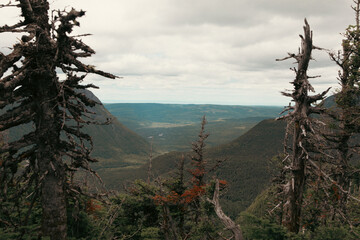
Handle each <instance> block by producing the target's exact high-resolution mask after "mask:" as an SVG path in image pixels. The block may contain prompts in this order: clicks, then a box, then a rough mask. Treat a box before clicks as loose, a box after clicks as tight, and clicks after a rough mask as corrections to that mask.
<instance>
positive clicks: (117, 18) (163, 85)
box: [1, 0, 354, 105]
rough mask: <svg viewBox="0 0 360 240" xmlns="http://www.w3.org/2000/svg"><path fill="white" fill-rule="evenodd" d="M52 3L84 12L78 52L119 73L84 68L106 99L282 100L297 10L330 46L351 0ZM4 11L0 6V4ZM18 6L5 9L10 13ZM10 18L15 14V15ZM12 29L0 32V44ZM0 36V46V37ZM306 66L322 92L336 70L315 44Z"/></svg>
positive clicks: (335, 45) (346, 20)
mask: <svg viewBox="0 0 360 240" xmlns="http://www.w3.org/2000/svg"><path fill="white" fill-rule="evenodd" d="M51 3H52V8H54V9H56V8H60V9H64V8H67V9H70V6H73V7H74V8H76V9H83V10H85V11H86V16H85V17H83V19H80V23H81V27H80V28H78V29H77V30H76V32H75V33H74V34H80V33H92V34H93V35H92V36H90V37H86V38H84V39H83V41H84V42H86V43H87V44H89V45H90V46H92V47H93V48H94V49H95V50H96V52H97V54H96V55H94V56H93V57H92V58H89V59H86V60H85V61H86V62H87V63H89V64H92V65H96V66H97V67H98V68H99V69H102V70H105V71H109V72H112V73H114V74H116V75H118V76H123V78H122V79H119V80H107V79H103V78H100V77H97V76H90V77H89V78H88V80H87V81H89V82H90V81H92V82H95V83H96V84H97V85H99V86H100V90H96V92H95V93H96V94H97V96H98V97H99V98H100V99H101V100H103V101H106V102H117V101H121V102H178V103H183V102H186V103H219V104H247V105H248V104H257V105H259V104H260V105H269V104H275V105H286V104H287V103H288V101H289V99H287V98H285V97H283V96H281V94H280V93H279V92H280V91H283V90H284V89H286V88H289V87H291V86H290V84H289V82H290V81H292V79H293V73H292V72H291V71H290V70H289V68H290V67H293V65H292V63H293V61H291V60H289V61H284V62H276V61H275V59H276V58H282V57H284V56H286V55H287V52H297V50H298V47H299V46H300V38H299V37H298V35H299V34H301V33H302V26H303V20H304V18H305V17H306V18H307V19H308V21H309V23H310V25H311V27H312V29H313V30H314V44H315V45H316V46H320V47H323V48H327V49H339V48H340V44H341V39H342V36H341V35H340V34H339V33H341V32H344V31H345V28H346V27H347V26H348V25H349V24H351V23H352V22H354V14H353V12H352V10H351V8H350V5H351V4H352V1H351V0H346V1H339V0H316V1H313V0H303V1H298V0H272V1H269V0H255V1H254V0H226V1H224V0H196V1H193V0H182V1H176V0H152V1H148V0H131V1H129V0H127V1H126V0H106V1H96V0H77V1H70V0H52V2H51ZM3 12H4V10H1V13H3ZM18 14H19V13H16V12H12V13H5V15H4V16H6V18H2V19H6V21H9V22H14V21H15V20H16V18H17V15H18ZM15 22H16V21H15ZM12 41H14V38H11V39H10V38H6V39H5V40H4V38H3V39H2V41H1V47H2V46H4V45H7V44H10V43H11V42H12ZM3 44H4V45H3ZM313 56H314V58H315V59H316V60H317V61H316V62H313V63H311V66H310V72H311V74H314V75H322V78H318V79H313V85H314V86H315V88H319V91H322V90H323V89H324V88H326V87H327V86H329V85H331V86H336V85H337V83H336V76H337V73H336V72H337V69H336V66H335V65H334V64H333V63H332V62H331V61H330V60H329V58H328V56H327V55H326V54H325V53H322V52H318V51H317V52H314V54H313Z"/></svg>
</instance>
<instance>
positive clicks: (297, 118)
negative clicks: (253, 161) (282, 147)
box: [278, 19, 329, 233]
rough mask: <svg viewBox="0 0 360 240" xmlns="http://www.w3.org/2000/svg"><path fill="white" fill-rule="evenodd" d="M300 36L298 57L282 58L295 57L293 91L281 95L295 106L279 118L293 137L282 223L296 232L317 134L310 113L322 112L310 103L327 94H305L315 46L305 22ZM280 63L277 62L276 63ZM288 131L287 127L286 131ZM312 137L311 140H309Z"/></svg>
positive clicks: (307, 88) (309, 85)
mask: <svg viewBox="0 0 360 240" xmlns="http://www.w3.org/2000/svg"><path fill="white" fill-rule="evenodd" d="M300 37H301V48H300V51H299V53H298V54H289V56H288V57H286V58H284V59H281V60H285V59H289V58H294V59H295V60H296V61H297V65H298V67H297V69H295V68H294V69H293V70H294V71H295V73H296V78H295V80H294V81H293V82H292V84H293V85H294V90H293V92H292V93H285V92H283V95H285V96H288V97H292V99H293V101H294V102H295V106H289V107H288V108H286V109H285V111H284V112H286V111H289V112H288V114H286V115H285V116H282V117H280V118H278V119H288V120H289V123H288V124H293V132H292V133H289V130H287V134H291V135H292V148H291V151H290V154H289V155H291V163H290V166H287V168H288V169H289V171H290V179H289V182H288V183H287V184H286V188H285V190H284V192H285V194H286V196H287V201H286V203H285V204H284V210H285V216H284V218H285V219H284V224H285V225H286V227H287V228H288V229H289V231H291V232H295V233H297V232H299V230H300V222H301V210H302V203H303V194H304V189H305V181H306V173H305V170H306V164H307V160H308V159H309V158H310V155H309V152H311V151H312V149H314V146H313V143H312V142H311V141H316V140H315V137H317V135H318V134H317V133H315V131H314V128H313V124H312V119H311V118H310V117H309V116H310V114H319V113H321V112H323V111H324V110H323V109H321V108H318V107H313V106H311V104H313V103H315V102H316V101H318V100H322V99H323V98H324V96H325V95H326V93H327V92H328V91H329V89H328V90H327V91H324V92H323V93H321V94H317V95H314V96H309V95H308V92H309V91H312V92H314V89H313V87H312V86H311V84H310V82H309V81H308V79H309V77H308V75H307V69H308V66H309V62H310V60H311V52H312V50H313V49H315V48H316V47H314V46H313V44H312V31H311V30H310V26H309V24H308V23H307V21H306V19H305V26H304V36H302V35H300ZM278 61H279V60H278ZM287 129H289V128H287ZM311 138H313V139H311Z"/></svg>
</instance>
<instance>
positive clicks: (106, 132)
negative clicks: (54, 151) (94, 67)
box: [8, 90, 150, 169]
mask: <svg viewBox="0 0 360 240" xmlns="http://www.w3.org/2000/svg"><path fill="white" fill-rule="evenodd" d="M84 93H85V94H86V95H87V96H88V97H89V98H91V99H92V100H95V101H97V102H99V103H100V104H98V105H96V106H95V107H93V108H91V109H90V110H91V111H93V112H95V113H96V114H95V115H94V118H95V120H97V121H98V122H106V120H107V119H112V122H111V124H109V125H88V126H85V127H84V131H85V132H86V133H88V134H89V135H90V136H92V138H93V142H94V150H93V152H92V156H93V157H96V158H98V159H99V162H98V163H95V164H94V168H96V169H100V168H110V167H121V166H129V165H136V164H141V163H144V161H145V160H146V159H147V156H148V155H149V151H150V144H149V142H148V141H147V140H145V139H144V138H142V137H141V136H139V135H138V134H136V133H135V132H133V131H131V130H130V129H128V128H126V127H125V126H124V125H123V124H121V123H120V122H119V121H118V120H117V118H116V117H114V116H113V115H112V114H111V113H109V111H108V110H106V109H105V108H104V106H103V105H102V104H101V102H100V100H99V99H98V98H97V97H96V96H95V95H94V94H93V93H92V92H90V91H88V90H85V92H84ZM32 128H33V126H32V125H31V124H27V125H21V126H18V127H16V128H13V129H10V130H9V133H8V134H9V140H10V141H12V140H15V139H17V138H19V137H21V136H23V135H24V134H25V133H27V132H29V131H31V129H32Z"/></svg>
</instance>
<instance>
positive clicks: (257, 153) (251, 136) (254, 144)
mask: <svg viewBox="0 0 360 240" xmlns="http://www.w3.org/2000/svg"><path fill="white" fill-rule="evenodd" d="M284 132H285V123H284V122H281V121H274V120H264V121H262V122H260V123H259V124H257V125H256V126H255V127H253V128H252V129H251V130H249V131H248V132H247V133H245V134H244V135H242V136H240V137H239V138H237V139H235V140H233V141H231V142H230V143H228V144H224V145H221V146H218V147H211V148H208V149H206V152H205V157H206V159H208V162H209V165H213V164H214V162H215V161H216V160H217V159H227V160H226V161H225V163H224V164H223V166H222V167H221V168H220V169H218V170H217V171H216V173H215V174H216V176H217V177H218V178H220V179H225V180H227V181H228V182H229V185H230V189H229V191H228V193H227V194H226V196H225V201H226V200H227V205H228V206H229V207H232V208H234V207H235V206H236V207H237V208H238V209H237V210H234V209H232V211H236V212H240V210H244V209H245V208H246V207H247V206H249V205H250V203H251V202H252V201H253V200H254V199H255V197H256V196H257V195H258V194H259V193H260V192H261V191H263V190H264V189H265V188H266V186H268V185H269V183H270V178H271V173H270V171H269V169H271V163H270V159H271V158H272V157H273V156H274V155H276V154H278V153H279V152H281V151H282V143H283V137H284ZM210 134H211V133H210ZM182 155H185V156H187V157H186V162H187V164H188V168H189V162H190V159H189V152H183V153H182V152H171V153H168V154H165V155H162V156H159V157H157V158H155V159H154V160H153V174H154V175H155V176H157V175H166V174H169V173H171V172H172V171H173V170H174V169H176V162H177V161H178V160H179V159H180V158H181V156H182ZM110 173H111V174H110ZM102 175H103V176H104V180H105V182H107V183H108V185H109V187H110V188H115V189H116V188H117V189H120V188H121V185H120V184H119V183H124V182H125V181H131V180H134V179H136V178H142V179H145V178H146V176H147V165H143V166H142V167H140V168H137V169H126V170H125V169H122V170H121V169H120V170H116V171H114V170H109V171H108V172H107V173H106V174H104V173H103V174H102ZM115 179H116V181H114V180H115Z"/></svg>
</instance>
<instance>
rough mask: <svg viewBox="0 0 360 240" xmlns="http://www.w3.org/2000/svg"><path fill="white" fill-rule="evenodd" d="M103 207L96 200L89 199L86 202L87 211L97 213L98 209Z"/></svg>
mask: <svg viewBox="0 0 360 240" xmlns="http://www.w3.org/2000/svg"><path fill="white" fill-rule="evenodd" d="M100 209H101V205H99V204H97V203H96V201H95V200H93V199H90V200H89V201H87V203H86V212H87V213H90V214H91V213H95V212H97V211H98V210H100Z"/></svg>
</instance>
